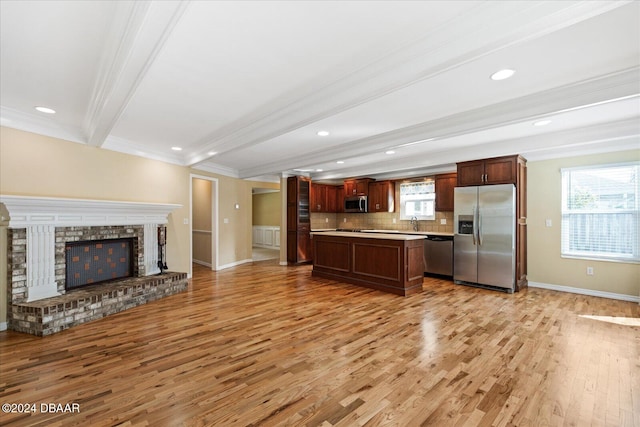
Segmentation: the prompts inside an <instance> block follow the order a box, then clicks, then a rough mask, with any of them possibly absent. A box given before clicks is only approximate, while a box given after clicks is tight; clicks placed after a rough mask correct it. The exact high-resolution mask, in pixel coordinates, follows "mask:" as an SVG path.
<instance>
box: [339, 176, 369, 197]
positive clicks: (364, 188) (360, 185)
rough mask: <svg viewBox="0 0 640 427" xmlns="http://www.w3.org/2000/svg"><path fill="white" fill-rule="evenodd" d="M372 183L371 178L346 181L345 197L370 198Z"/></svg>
mask: <svg viewBox="0 0 640 427" xmlns="http://www.w3.org/2000/svg"><path fill="white" fill-rule="evenodd" d="M372 181H373V179H371V178H360V179H345V181H344V196H345V197H349V196H368V195H369V183H370V182H372Z"/></svg>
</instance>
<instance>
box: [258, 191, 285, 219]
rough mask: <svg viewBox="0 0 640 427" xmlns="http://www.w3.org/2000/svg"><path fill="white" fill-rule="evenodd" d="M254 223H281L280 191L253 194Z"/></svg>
mask: <svg viewBox="0 0 640 427" xmlns="http://www.w3.org/2000/svg"><path fill="white" fill-rule="evenodd" d="M253 225H270V226H279V225H280V192H277V193H276V192H274V193H258V194H254V195H253Z"/></svg>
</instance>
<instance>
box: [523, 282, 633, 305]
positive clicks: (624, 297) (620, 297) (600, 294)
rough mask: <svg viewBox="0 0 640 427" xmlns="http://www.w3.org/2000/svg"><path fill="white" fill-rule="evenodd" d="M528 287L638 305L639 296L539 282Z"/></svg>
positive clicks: (530, 283)
mask: <svg viewBox="0 0 640 427" xmlns="http://www.w3.org/2000/svg"><path fill="white" fill-rule="evenodd" d="M529 287H531V288H541V289H549V290H552V291H559V292H569V293H572V294H580V295H589V296H592V297H600V298H609V299H617V300H621V301H630V302H635V303H640V296H633V295H626V294H616V293H613V292H604V291H594V290H592V289H583V288H574V287H572V286H562V285H550V284H548V283H540V282H532V281H529Z"/></svg>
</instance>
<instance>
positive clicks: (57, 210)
mask: <svg viewBox="0 0 640 427" xmlns="http://www.w3.org/2000/svg"><path fill="white" fill-rule="evenodd" d="M0 203H2V204H3V205H4V206H5V208H6V210H7V212H2V217H1V218H0V219H1V220H2V223H3V225H8V226H9V227H10V228H24V227H29V226H34V225H53V226H58V227H75V226H92V225H138V224H140V225H144V224H166V223H167V221H168V216H169V214H170V213H171V211H173V210H175V209H179V208H181V207H182V205H179V204H166V203H165V204H161V203H140V202H126V201H111V200H90V199H65V198H56V197H31V196H8V195H0ZM7 214H8V217H7ZM7 222H8V224H7Z"/></svg>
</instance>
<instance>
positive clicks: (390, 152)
mask: <svg viewBox="0 0 640 427" xmlns="http://www.w3.org/2000/svg"><path fill="white" fill-rule="evenodd" d="M384 154H396V152H395V151H393V150H387V151H385V152H384Z"/></svg>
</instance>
